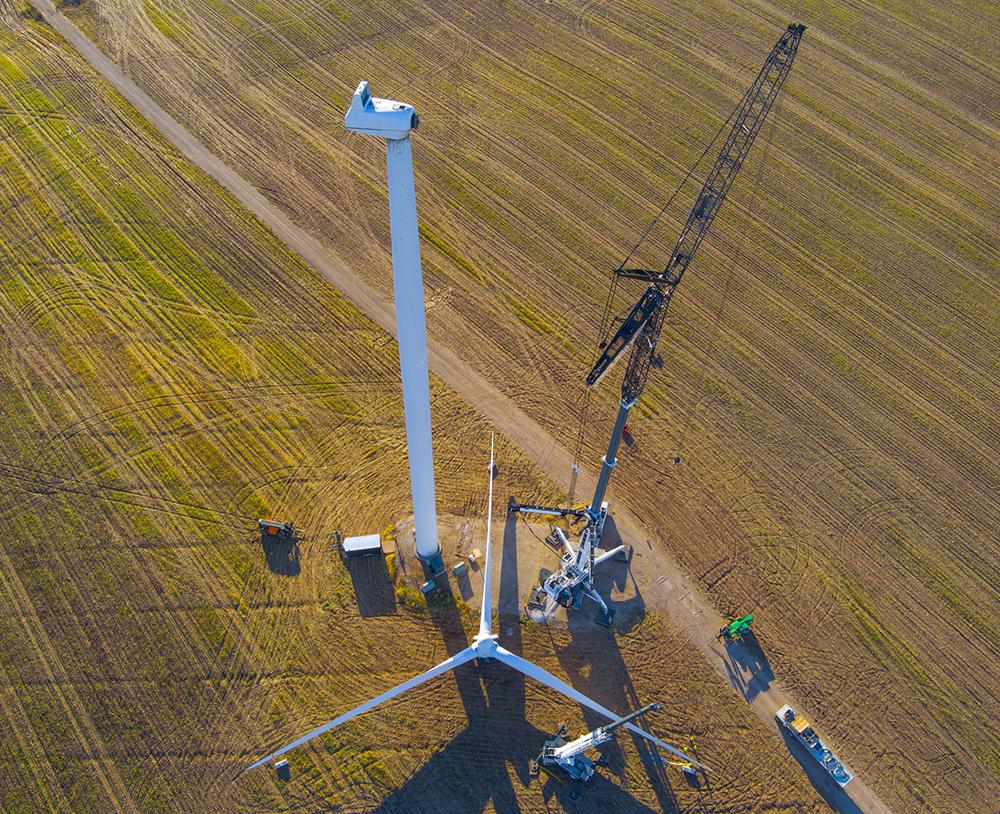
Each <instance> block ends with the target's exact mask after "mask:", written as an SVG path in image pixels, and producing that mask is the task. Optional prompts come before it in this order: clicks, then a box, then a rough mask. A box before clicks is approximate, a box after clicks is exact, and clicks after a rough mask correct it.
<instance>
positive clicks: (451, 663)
mask: <svg viewBox="0 0 1000 814" xmlns="http://www.w3.org/2000/svg"><path fill="white" fill-rule="evenodd" d="M475 657H476V651H475V649H474V648H472V647H467V648H465V650H462V651H460V652H458V653H456V654H455V655H454V656H452V657H451V658H450V659H447V660H446V661H442V662H441V663H440V664H439V665H438V666H437V667H431V669H430V670H428V671H427V672H426V673H421V674H420V675H418V676H416V677H414V678H411V679H410V680H409V681H404V682H403V683H402V684H400V685H399V686H398V687H393V688H392V689H391V690H387V691H386V692H384V693H382V694H381V695H379V696H377V697H375V698H373V699H372V700H371V701H365V703H363V704H362V705H361V706H358V707H355V708H354V709H352V710H351V711H350V712H345V713H344V714H343V715H340V716H338V717H336V718H334V719H333V720H332V721H330V722H329V723H326V724H323V725H322V726H318V727H316V728H315V729H314V730H313V731H312V732H310V733H308V734H307V735H303V736H302V737H301V738H299V739H298V740H295V741H292V742H291V743H289V744H288V745H287V746H282V747H281V748H280V749H278V750H277V751H276V752H271V754H269V755H267V756H266V757H262V758H261V759H260V760H258V761H257V762H256V763H251V764H250V765H249V766H247V767H246V768H245V769H244V770H243V771H245V772H248V771H250V770H251V769H256V768H257V767H258V766H263V765H264V764H265V763H267V762H269V761H271V760H274V759H275V758H279V757H281V756H282V755H283V754H285V752H289V751H291V750H292V749H294V748H295V747H297V746H301V745H302V744H304V743H306V742H307V741H311V740H312V739H313V738H315V737H317V736H319V735H322V734H323V733H324V732H329V731H330V730H331V729H333V728H334V727H335V726H340V725H341V724H342V723H344V722H345V721H349V720H351V718H353V717H354V716H355V715H360V714H361V713H362V712H367V711H368V710H370V709H372V708H373V707H377V706H378V705H379V704H382V703H384V702H386V701H388V700H389V699H390V698H395V697H396V696H397V695H399V694H400V693H403V692H406V691H407V690H412V689H413V688H414V687H416V686H417V685H418V684H423V683H424V682H425V681H429V680H430V679H432V678H434V677H435V676H439V675H441V673H447V672H448V671H449V670H453V669H455V668H456V667H458V666H459V665H460V664H465V662H467V661H471V660H472V659H474V658H475Z"/></svg>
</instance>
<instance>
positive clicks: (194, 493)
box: [0, 7, 821, 812]
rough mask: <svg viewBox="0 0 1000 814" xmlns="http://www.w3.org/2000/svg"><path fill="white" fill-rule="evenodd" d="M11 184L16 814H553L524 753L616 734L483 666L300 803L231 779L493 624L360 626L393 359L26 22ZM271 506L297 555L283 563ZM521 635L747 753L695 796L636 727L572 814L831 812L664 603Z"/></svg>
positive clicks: (710, 740) (10, 565)
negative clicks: (599, 730) (330, 537)
mask: <svg viewBox="0 0 1000 814" xmlns="http://www.w3.org/2000/svg"><path fill="white" fill-rule="evenodd" d="M0 164H2V168H3V170H2V172H0V209H2V211H3V212H4V215H5V228H4V232H3V236H4V237H3V239H4V269H3V275H2V279H0V331H2V335H0V387H2V390H0V425H2V427H3V429H4V432H3V436H2V441H0V443H2V444H3V450H2V452H3V455H2V458H0V482H2V484H3V490H2V494H0V533H2V540H3V545H2V546H0V809H2V810H3V811H4V812H34V811H37V810H39V809H42V810H55V811H87V812H91V811H94V812H99V811H137V812H154V811H174V810H183V811H193V810H201V811H211V812H219V811H230V810H232V811H275V810H288V809H295V810H315V809H317V808H323V807H334V806H337V807H339V810H341V811H352V812H360V811H370V810H372V809H374V808H377V807H379V806H380V805H381V806H382V810H383V811H400V812H404V811H405V812H415V811H424V810H433V811H435V812H441V811H455V812H467V811H470V810H482V809H484V808H493V809H495V810H498V811H504V810H510V809H511V808H513V807H514V806H515V805H517V806H518V807H520V810H523V811H550V810H554V809H556V810H558V808H560V807H561V806H562V804H563V803H565V802H566V801H565V799H564V798H563V796H562V795H563V791H562V790H560V789H559V788H557V787H554V786H553V785H551V784H549V785H547V786H539V785H538V784H532V783H530V782H529V781H528V778H527V776H526V774H525V772H526V766H527V758H528V756H530V755H531V754H532V753H533V751H534V750H537V748H538V745H539V743H540V739H541V738H542V737H543V736H544V735H545V734H546V733H548V732H550V731H552V730H553V729H554V728H555V727H556V725H557V724H558V722H559V721H560V720H563V719H565V720H567V721H568V722H569V723H570V725H571V727H572V728H573V730H574V731H582V729H583V727H584V726H585V725H587V724H589V725H595V724H596V723H597V722H596V721H591V720H589V719H587V720H585V719H584V718H583V717H581V716H580V714H579V712H578V711H577V710H576V709H575V708H567V707H566V706H565V705H563V704H561V703H557V702H555V701H554V700H553V699H552V698H551V697H550V696H549V695H547V694H545V693H542V692H540V691H539V688H537V687H535V686H532V685H530V684H528V685H525V684H524V683H522V682H519V681H516V680H512V678H511V676H510V675H507V674H499V673H497V674H494V673H493V672H490V671H488V670H487V671H485V672H484V673H482V674H479V673H476V672H474V671H471V670H470V671H465V672H463V673H461V674H460V675H458V676H456V678H455V679H447V680H441V681H440V682H437V683H435V684H432V685H428V686H427V687H426V688H425V689H424V690H423V691H422V692H420V693H417V694H415V695H414V696H411V697H410V698H409V699H408V700H406V701H405V702H399V703H396V704H393V705H390V707H389V708H387V710H386V712H385V714H384V715H383V716H369V717H367V718H365V719H364V720H361V721H358V722H357V723H356V724H355V725H354V726H351V727H347V728H345V729H344V730H342V731H338V733H337V735H336V736H335V737H332V738H328V739H324V741H323V743H322V744H320V748H316V749H311V750H306V751H303V752H301V753H299V754H297V755H296V756H295V758H294V761H293V763H294V769H295V772H296V775H295V776H296V778H297V782H296V783H295V784H289V785H284V784H280V783H278V782H277V781H276V779H275V777H274V775H273V773H271V772H266V771H265V772H259V773H257V774H255V775H252V776H247V777H241V776H239V774H238V772H239V769H240V768H241V767H242V766H244V765H246V764H247V763H248V762H249V761H250V760H251V759H252V758H253V757H254V756H256V755H257V754H259V753H260V752H261V751H264V750H265V748H267V747H272V746H273V745H274V744H275V743H278V742H281V741H282V740H285V739H288V738H289V737H291V736H292V735H294V734H297V733H298V732H300V731H301V730H302V729H303V728H305V727H308V726H310V725H313V724H314V723H316V722H317V721H319V720H322V719H324V717H326V716H329V714H331V712H332V711H336V710H340V709H344V708H346V707H348V706H351V705H353V704H354V703H356V702H358V701H359V700H361V698H362V697H364V696H366V695H367V694H369V693H370V691H371V690H372V688H373V687H376V686H377V687H388V686H390V685H392V684H394V683H396V682H398V681H399V680H401V679H402V678H403V677H404V676H406V675H408V674H410V673H411V671H412V670H413V669H415V668H416V667H420V666H423V665H430V664H432V663H434V662H436V661H439V660H440V659H441V658H443V656H444V654H445V652H447V651H450V650H452V649H453V648H454V647H455V646H456V645H457V643H459V642H463V641H464V640H465V637H466V629H467V628H468V627H469V626H470V625H471V623H472V622H473V620H472V618H471V616H470V614H468V613H466V612H465V611H464V610H463V609H462V608H461V606H456V607H442V608H439V609H437V610H436V611H435V613H434V614H433V616H430V615H428V614H427V613H426V612H419V611H414V610H410V609H409V605H408V602H409V601H410V599H409V596H410V595H409V594H408V593H407V591H406V590H403V591H402V592H401V593H400V594H399V596H398V597H397V600H398V602H397V603H395V610H396V613H395V615H392V616H379V617H368V618H361V617H360V616H359V613H358V607H357V604H356V603H355V599H354V593H353V588H352V583H351V579H350V578H349V577H348V575H347V574H346V573H345V572H344V570H343V569H342V567H341V566H340V565H339V563H338V562H337V561H336V559H335V558H333V557H331V556H330V555H329V553H328V550H327V540H326V534H327V532H328V531H329V530H331V529H332V528H335V527H337V526H341V527H344V528H345V529H350V530H359V531H370V530H377V529H382V528H386V526H387V525H389V524H390V523H392V522H395V521H397V520H399V519H400V517H399V515H400V506H405V505H406V503H407V487H406V483H405V475H404V473H405V464H404V461H403V457H402V451H403V428H402V419H401V415H400V405H399V402H398V395H397V393H398V390H397V384H396V383H397V381H398V369H397V361H396V356H395V349H394V346H393V343H392V341H391V339H390V338H389V337H388V336H387V334H386V333H385V332H384V331H382V330H381V329H380V328H378V327H377V326H376V325H375V324H374V323H372V322H370V321H369V320H368V319H366V318H365V317H363V316H362V315H361V314H360V313H359V312H358V311H357V310H356V309H355V308H354V307H353V306H351V305H350V304H349V303H348V302H347V301H346V300H345V299H344V298H343V297H341V296H339V295H338V294H337V293H336V292H335V291H333V290H332V289H331V288H330V287H329V286H328V285H325V284H323V283H322V281H320V280H319V278H318V277H317V276H316V275H315V274H314V273H313V272H312V271H310V270H309V269H308V268H306V267H305V266H304V265H303V264H302V263H301V262H300V261H299V260H297V259H296V258H295V257H294V256H293V255H291V254H290V253H289V252H288V250H287V249H286V248H285V247H284V246H283V245H282V244H281V243H280V242H279V241H278V240H276V239H275V238H274V236H273V235H272V234H270V233H269V232H268V231H267V230H265V229H264V228H263V227H262V226H261V224H260V223H259V222H258V221H257V220H255V219H254V218H253V217H251V216H250V215H249V214H248V213H247V212H246V211H245V210H243V209H241V208H240V207H238V206H237V205H236V204H235V203H234V202H233V201H232V200H231V199H230V198H228V197H227V196H226V195H225V194H224V193H223V192H222V191H221V190H220V189H219V188H218V187H217V186H215V185H214V184H212V183H211V182H210V181H209V180H208V179H207V178H206V177H205V176H204V175H203V174H202V173H200V172H199V171H198V170H197V169H196V168H195V167H193V166H192V165H191V164H189V163H188V162H187V161H185V160H184V159H183V158H182V157H181V156H179V155H178V154H177V152H176V151H175V150H174V149H172V148H171V147H169V145H168V144H167V143H166V142H165V141H163V140H162V139H161V138H160V137H159V136H158V135H157V134H156V133H155V132H154V131H153V130H152V129H151V128H150V127H149V125H148V124H147V123H146V122H144V121H143V120H142V118H141V117H140V116H139V115H138V114H137V113H136V111H135V110H134V109H132V108H131V107H129V106H128V105H127V104H126V103H125V102H124V101H123V100H122V99H121V97H119V96H117V95H116V94H115V93H114V92H113V91H112V90H111V89H110V88H109V87H108V86H107V85H106V84H105V83H104V82H103V81H102V80H100V79H99V77H98V76H97V75H96V74H95V73H94V72H93V71H92V70H90V69H89V68H88V67H87V66H86V65H85V64H84V63H83V62H82V60H81V59H80V58H79V57H78V56H77V55H76V54H75V53H74V52H73V51H72V50H71V49H70V48H69V47H68V46H67V45H66V44H65V43H64V42H63V41H61V40H60V39H59V38H58V37H57V36H56V35H55V34H54V32H53V30H52V29H51V28H50V27H48V26H45V25H42V24H39V23H37V22H34V21H31V20H28V19H25V18H24V17H22V16H21V15H20V14H18V13H16V9H14V10H11V8H9V7H5V8H4V14H3V17H2V21H0ZM432 398H433V401H434V403H433V411H434V417H435V421H436V422H437V426H436V428H435V429H436V439H437V440H436V449H435V452H436V463H437V467H438V472H439V476H440V479H441V483H440V486H439V499H440V503H441V506H442V509H443V510H444V511H445V512H448V513H451V514H456V515H463V516H467V517H469V516H471V517H475V516H477V515H478V514H481V512H482V501H483V482H482V481H483V477H482V470H483V466H484V464H485V458H484V457H483V455H484V454H485V448H484V447H483V443H484V439H485V437H486V434H487V431H488V427H489V425H488V423H487V422H486V421H485V420H484V419H482V418H481V417H479V416H477V415H476V414H475V413H473V412H472V411H471V410H470V409H469V408H468V407H467V406H465V405H464V404H463V403H462V402H461V401H460V400H459V399H458V398H457V397H456V395H455V394H454V393H453V392H451V391H449V390H448V389H447V388H445V387H444V386H442V385H441V384H440V382H437V381H435V382H434V384H433V388H432ZM500 460H501V468H502V472H503V486H504V489H505V490H506V491H509V492H513V493H516V494H518V495H520V496H522V497H524V498H527V499H536V500H542V499H549V500H551V499H554V498H555V497H556V494H557V493H556V490H555V488H554V487H553V486H552V485H551V484H550V483H548V482H547V481H546V480H545V479H544V478H542V477H541V476H539V474H538V473H537V471H536V470H535V468H534V467H533V466H532V464H531V463H530V462H529V461H528V460H527V459H526V458H525V457H524V456H523V455H522V454H521V453H519V452H518V451H517V450H516V449H514V448H513V447H512V446H511V445H510V443H509V442H507V441H504V440H501V459H500ZM269 512H273V513H276V514H279V515H282V516H289V517H293V518H294V519H295V521H296V524H297V527H298V528H299V529H300V534H301V540H300V541H299V544H298V547H297V548H289V549H287V550H280V551H277V550H275V549H274V548H267V549H264V548H262V546H261V544H260V542H259V540H258V539H257V538H256V535H255V533H254V520H255V518H256V517H258V516H260V515H261V514H266V513H269ZM404 584H405V579H404ZM410 590H412V589H410ZM508 628H509V629H510V632H509V633H508V632H507V629H508ZM391 637H394V638H398V639H399V641H400V642H401V643H402V644H401V645H400V646H399V647H398V648H396V647H394V648H392V649H391V651H390V652H387V651H386V644H387V643H388V642H389V641H390V638H391ZM503 637H504V641H505V643H506V644H507V646H509V647H515V648H517V649H518V650H521V651H522V652H524V653H525V654H526V655H528V656H529V657H531V658H532V659H535V660H537V661H538V662H539V663H542V664H544V665H545V666H546V667H547V668H549V669H551V670H553V671H555V672H557V673H558V674H560V675H564V676H567V677H570V678H571V680H573V682H574V684H576V685H577V686H578V687H580V688H581V689H583V690H584V691H586V692H588V693H590V694H592V695H594V696H595V697H597V698H600V699H601V700H602V701H604V702H605V703H607V704H609V705H611V706H614V707H615V708H619V709H625V708H626V707H629V706H635V703H636V700H637V699H646V698H652V697H656V698H658V699H659V700H661V701H662V702H663V703H664V704H665V705H666V707H667V711H665V712H664V714H663V715H662V716H659V717H658V718H657V721H656V731H657V733H658V734H659V735H661V736H662V737H665V738H668V739H670V740H673V741H675V742H677V743H680V744H687V742H688V739H689V738H691V737H694V738H695V740H696V743H697V748H698V750H699V753H700V754H701V755H703V756H705V757H706V758H707V757H708V756H710V755H716V756H719V757H722V756H725V766H721V765H720V767H719V771H718V772H717V773H716V775H714V776H713V777H712V778H711V785H710V787H708V788H702V789H701V790H694V789H690V788H688V787H687V786H686V785H685V784H684V783H683V782H682V781H681V780H680V779H679V775H678V774H677V773H676V771H671V772H669V773H667V771H666V770H664V769H663V767H659V766H658V765H657V764H655V763H651V762H650V760H649V759H650V756H649V755H648V754H645V753H643V752H642V750H641V748H640V747H638V746H637V745H636V744H634V743H633V742H632V741H631V740H626V739H623V740H622V742H621V744H620V748H619V750H617V751H615V752H614V753H613V754H612V762H611V766H610V767H609V770H608V771H606V772H605V778H606V779H604V780H602V781H600V782H598V783H597V784H595V786H594V788H593V793H592V795H590V796H589V797H588V798H587V801H586V803H585V804H584V806H583V808H582V809H581V810H587V809H588V808H589V809H590V810H594V811H608V810H615V811H639V812H647V811H658V810H668V811H669V810H681V811H700V810H704V809H705V806H706V805H707V806H709V807H710V809H711V810H713V811H732V812H736V811H740V812H745V811H765V810H770V811H774V810H778V811H789V812H791V811H819V810H820V809H821V804H820V802H819V801H818V799H817V797H816V795H815V792H813V790H812V789H811V788H810V787H809V785H808V784H807V783H806V782H805V781H804V779H803V778H802V777H801V775H800V774H799V773H798V770H797V768H796V765H795V763H794V761H793V760H792V759H791V758H789V757H787V756H786V755H784V754H783V753H782V752H781V751H780V750H776V749H775V748H774V741H773V736H772V735H771V734H770V733H769V732H768V731H767V729H766V727H764V725H763V724H761V722H760V721H759V720H758V719H757V718H756V716H754V715H753V714H752V713H751V711H750V710H748V709H747V708H746V707H745V706H744V705H743V704H742V703H741V702H739V701H738V700H737V699H736V698H735V697H734V696H733V695H732V694H731V692H730V691H729V690H728V689H727V688H726V687H725V686H723V685H722V684H720V683H719V682H718V679H717V677H716V676H715V674H714V673H713V672H712V671H711V670H710V669H709V668H708V667H707V666H706V665H705V664H704V663H703V662H702V661H701V658H700V657H699V656H698V654H697V653H695V652H693V651H692V649H691V647H690V643H689V641H688V640H687V639H686V638H685V637H684V636H682V635H680V634H678V633H677V632H676V631H675V630H674V629H673V628H672V627H671V626H670V625H669V624H668V623H667V622H666V621H665V620H664V619H663V618H661V617H660V616H659V615H657V614H656V613H649V614H647V615H646V616H645V618H643V619H638V620H636V621H635V624H634V625H633V626H631V627H630V629H627V630H624V631H622V633H620V634H619V635H618V636H617V637H616V638H615V639H614V640H611V639H609V638H608V636H607V634H606V633H605V632H599V631H594V630H592V629H589V628H584V629H571V630H562V629H559V628H553V629H551V630H545V629H539V628H532V627H524V628H523V629H522V627H521V626H520V625H519V624H518V623H516V622H514V621H513V620H507V624H506V625H505V626H504V633H503ZM554 652H555V653H557V654H558V655H557V656H554V655H553V653H554ZM456 687H457V691H456ZM487 701H488V702H489V703H487ZM428 709H431V710H433V713H432V714H429V713H428ZM467 719H471V720H472V722H473V726H470V727H468V728H467V726H466V721H467ZM497 743H500V744H502V745H503V749H501V750H500V752H499V753H498V751H497ZM644 758H645V759H644ZM720 762H721V761H720ZM440 788H448V789H450V790H451V795H450V797H449V799H448V800H447V801H446V802H445V803H440V802H438V803H435V804H434V805H433V806H430V803H429V798H428V795H427V792H428V790H430V789H440Z"/></svg>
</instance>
